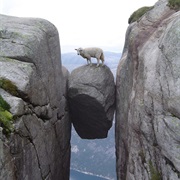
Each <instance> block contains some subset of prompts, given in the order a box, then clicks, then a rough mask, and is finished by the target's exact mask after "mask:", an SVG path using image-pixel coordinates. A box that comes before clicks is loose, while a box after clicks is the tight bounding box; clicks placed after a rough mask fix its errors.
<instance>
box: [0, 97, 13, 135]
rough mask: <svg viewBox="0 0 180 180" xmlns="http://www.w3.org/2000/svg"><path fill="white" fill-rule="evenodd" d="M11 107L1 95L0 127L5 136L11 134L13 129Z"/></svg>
mask: <svg viewBox="0 0 180 180" xmlns="http://www.w3.org/2000/svg"><path fill="white" fill-rule="evenodd" d="M9 109H10V105H9V104H8V103H7V102H6V101H5V100H4V99H3V98H2V96H1V95H0V126H1V127H3V132H4V133H5V134H9V133H11V132H12V131H13V130H14V128H13V125H12V123H13V121H12V120H13V115H12V114H11V113H10V112H9Z"/></svg>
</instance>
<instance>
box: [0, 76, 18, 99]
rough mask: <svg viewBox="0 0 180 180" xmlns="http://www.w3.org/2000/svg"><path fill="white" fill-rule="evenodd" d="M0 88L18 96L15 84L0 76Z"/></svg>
mask: <svg viewBox="0 0 180 180" xmlns="http://www.w3.org/2000/svg"><path fill="white" fill-rule="evenodd" d="M0 88H2V89H4V90H5V91H7V92H9V93H10V94H12V95H14V96H18V88H17V86H16V85H14V84H13V83H12V82H11V81H10V80H8V79H5V78H0Z"/></svg>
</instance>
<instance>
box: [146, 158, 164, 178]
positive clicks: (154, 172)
mask: <svg viewBox="0 0 180 180" xmlns="http://www.w3.org/2000/svg"><path fill="white" fill-rule="evenodd" d="M149 169H150V173H151V180H161V179H162V178H161V174H160V173H159V172H158V170H157V169H156V168H155V167H154V166H153V164H152V162H151V161H149Z"/></svg>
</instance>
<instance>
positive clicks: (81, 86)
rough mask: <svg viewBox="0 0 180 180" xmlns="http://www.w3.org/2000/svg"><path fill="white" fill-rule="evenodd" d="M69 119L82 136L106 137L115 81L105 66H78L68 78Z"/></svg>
mask: <svg viewBox="0 0 180 180" xmlns="http://www.w3.org/2000/svg"><path fill="white" fill-rule="evenodd" d="M68 96H69V104H70V110H71V119H72V122H73V125H74V127H75V130H76V131H77V133H78V135H79V136H80V137H81V138H83V139H96V138H106V137H107V134H108V130H109V129H110V128H111V126H112V120H113V114H114V105H115V83H114V77H113V74H112V72H111V70H110V69H109V68H108V67H107V66H100V67H98V68H97V67H96V66H95V65H94V64H93V66H87V65H85V66H81V67H79V68H77V69H75V70H73V71H72V73H71V75H70V78H69V91H68Z"/></svg>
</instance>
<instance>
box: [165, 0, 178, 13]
mask: <svg viewBox="0 0 180 180" xmlns="http://www.w3.org/2000/svg"><path fill="white" fill-rule="evenodd" d="M168 6H169V7H170V8H171V9H174V10H176V11H179V10H180V0H169V3H168Z"/></svg>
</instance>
